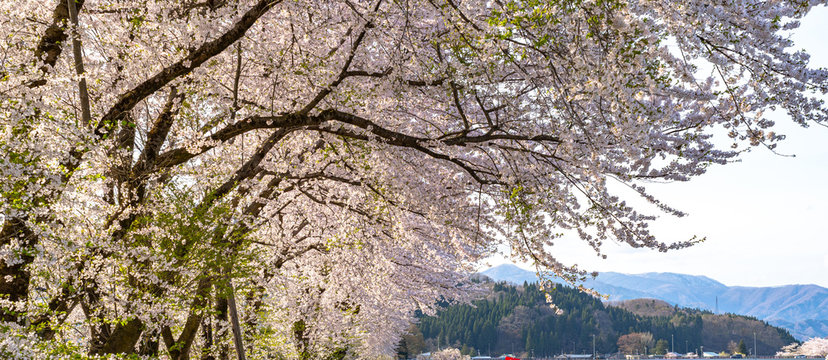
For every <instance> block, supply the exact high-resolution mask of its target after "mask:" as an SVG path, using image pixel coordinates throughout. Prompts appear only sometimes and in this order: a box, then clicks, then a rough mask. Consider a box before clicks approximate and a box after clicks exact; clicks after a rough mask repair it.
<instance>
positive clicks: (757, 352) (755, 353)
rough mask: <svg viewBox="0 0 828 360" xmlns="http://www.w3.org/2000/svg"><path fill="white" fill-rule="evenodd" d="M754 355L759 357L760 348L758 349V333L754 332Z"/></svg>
mask: <svg viewBox="0 0 828 360" xmlns="http://www.w3.org/2000/svg"><path fill="white" fill-rule="evenodd" d="M753 355H754V356H756V357H758V356H759V348H758V347H756V331H754V332H753Z"/></svg>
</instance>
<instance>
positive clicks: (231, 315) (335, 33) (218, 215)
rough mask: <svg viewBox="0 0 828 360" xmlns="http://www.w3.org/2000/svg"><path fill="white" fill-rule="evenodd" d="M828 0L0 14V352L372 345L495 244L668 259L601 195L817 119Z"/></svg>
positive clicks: (197, 352)
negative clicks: (817, 65)
mask: <svg viewBox="0 0 828 360" xmlns="http://www.w3.org/2000/svg"><path fill="white" fill-rule="evenodd" d="M821 3H823V2H818V1H781V0H780V1H759V0H746V1H741V2H737V3H711V2H709V1H685V2H681V3H676V2H673V1H650V2H628V1H613V0H609V1H606V0H591V1H557V0H555V1H545V2H539V1H529V0H513V1H499V0H494V1H476V0H469V1H458V0H426V1H418V0H411V1H399V0H371V1H359V0H327V1H321V2H313V1H306V0H291V1H284V0H238V1H231V0H204V1H196V0H185V1H165V0H149V1H146V0H145V1H132V0H121V1H109V0H101V1H98V0H86V1H84V0H69V1H63V0H60V1H31V0H23V1H16V2H4V3H3V5H0V24H2V26H0V32H2V35H3V37H2V39H3V40H2V41H0V49H2V54H3V56H2V58H1V60H0V66H2V68H0V74H2V76H0V94H2V95H0V119H2V120H1V121H2V122H0V149H2V151H0V154H1V156H0V179H1V180H0V197H2V203H0V213H1V214H2V230H0V321H2V323H3V324H2V326H0V333H2V334H3V336H2V337H0V351H2V352H3V356H5V357H12V356H17V357H19V358H36V357H41V358H42V357H59V356H62V355H66V354H70V353H86V354H89V355H91V356H97V355H101V356H105V355H107V354H139V355H143V356H149V357H153V356H158V355H161V354H164V355H165V356H168V357H169V358H174V359H185V358H189V357H190V356H201V357H204V358H229V357H232V356H237V357H239V358H242V357H245V356H247V357H251V358H253V357H266V356H271V355H272V354H281V356H285V357H289V358H303V359H309V358H317V357H319V358H323V357H332V358H346V357H375V356H379V355H382V354H389V353H392V351H393V348H394V346H395V344H396V342H397V341H398V340H399V337H400V334H401V333H402V332H404V330H405V329H406V328H407V327H408V325H409V322H410V321H411V318H412V316H413V314H414V312H415V311H417V310H420V311H425V312H427V313H428V312H431V311H433V310H434V304H435V302H436V301H437V300H441V299H458V300H462V299H463V298H464V296H467V295H468V294H469V291H470V290H473V289H469V288H468V287H467V286H466V285H467V283H466V281H465V275H466V274H467V273H468V272H469V271H471V270H472V269H473V267H474V264H475V263H476V262H477V261H479V260H480V259H482V258H485V257H487V256H490V255H492V254H494V253H496V252H498V251H503V249H508V251H509V252H510V253H511V254H512V256H514V257H515V258H516V259H518V260H522V261H530V262H532V263H534V264H535V265H536V266H537V267H538V269H539V271H541V272H542V273H545V274H551V273H554V274H557V275H560V276H563V277H565V278H567V279H569V280H570V281H577V280H578V279H580V278H582V277H583V276H585V275H586V272H585V271H583V270H582V269H579V268H577V267H576V266H572V265H569V264H566V263H565V259H564V262H562V261H559V259H557V258H556V257H555V256H554V251H553V249H554V248H553V244H554V242H555V241H556V240H557V239H558V238H560V237H561V236H563V234H564V233H567V232H570V233H573V234H577V235H578V236H580V238H581V239H583V240H584V241H585V242H587V243H588V244H589V245H590V246H591V247H592V248H593V249H595V251H596V253H597V254H598V255H599V256H601V255H602V254H601V247H602V245H603V244H604V243H605V242H607V241H615V242H621V243H626V244H628V245H630V246H633V247H647V248H652V249H656V250H658V251H667V250H671V249H680V248H684V247H687V246H690V245H692V244H693V243H694V242H695V241H696V240H695V239H690V240H686V241H670V242H663V241H660V240H657V239H656V238H655V237H654V236H653V235H652V234H651V233H650V231H649V228H648V225H649V224H650V223H651V222H652V221H653V220H655V215H654V214H648V213H642V212H640V211H639V210H637V209H635V208H633V207H631V206H630V205H628V203H627V199H626V198H625V197H626V196H629V195H628V194H627V193H617V192H614V191H613V190H612V189H617V188H618V187H613V186H611V185H610V184H622V185H626V186H627V188H628V189H631V193H633V194H637V197H641V198H643V199H645V200H647V201H649V202H651V203H652V204H654V205H656V207H657V208H658V209H660V210H661V211H663V212H665V213H667V214H672V215H677V216H681V215H683V214H682V213H681V212H680V211H678V210H676V209H673V208H671V207H670V206H669V205H667V204H663V203H661V202H660V201H659V200H658V199H656V198H654V197H652V196H651V195H650V194H649V193H648V192H647V190H646V187H645V185H646V183H647V182H648V181H654V180H662V181H685V180H688V179H690V178H692V177H694V176H698V175H700V174H703V173H704V172H705V171H706V169H707V168H708V167H709V166H711V165H713V164H725V163H727V162H729V161H732V160H734V159H736V158H737V157H738V155H739V153H740V152H742V151H744V150H745V149H749V148H750V147H754V146H765V147H768V148H770V149H773V148H774V146H775V144H776V142H777V141H779V140H781V139H783V138H784V136H783V135H781V134H778V133H776V132H774V131H773V125H774V124H773V122H772V121H770V120H768V118H767V117H766V116H765V115H764V113H765V112H768V111H771V110H775V109H777V110H782V111H785V112H786V114H787V115H788V117H789V118H790V119H791V120H792V121H794V122H796V123H798V124H800V125H803V126H808V125H812V124H819V125H824V123H825V117H826V109H825V108H824V107H823V104H822V101H821V100H820V98H819V96H820V95H822V94H824V93H825V92H826V91H828V80H826V78H827V77H828V72H826V71H824V70H820V69H812V68H809V67H808V55H807V54H805V53H803V52H798V51H792V50H791V49H790V48H791V46H792V43H791V41H790V40H789V39H788V38H787V35H786V34H787V31H789V30H791V29H794V28H796V27H797V26H798V19H800V18H801V17H802V16H804V15H805V14H807V13H808V11H809V10H810V9H811V8H812V7H813V6H816V5H818V4H821ZM708 69H709V71H707V70H708ZM702 70H705V71H702ZM717 134H721V135H723V136H729V137H730V139H731V140H732V141H731V142H732V144H733V145H732V147H728V146H727V144H724V143H725V142H723V141H719V140H716V141H714V137H715V136H716V135H717ZM723 145H724V147H722V146H723ZM634 197H636V196H634Z"/></svg>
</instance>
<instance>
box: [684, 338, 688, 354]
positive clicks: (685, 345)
mask: <svg viewBox="0 0 828 360" xmlns="http://www.w3.org/2000/svg"><path fill="white" fill-rule="evenodd" d="M688 350H689V348H688V347H687V340H684V354H687V353H688V352H689V351H688Z"/></svg>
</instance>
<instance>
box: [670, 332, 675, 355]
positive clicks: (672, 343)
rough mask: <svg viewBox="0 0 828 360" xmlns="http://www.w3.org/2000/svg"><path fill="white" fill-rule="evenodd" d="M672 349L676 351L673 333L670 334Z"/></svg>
mask: <svg viewBox="0 0 828 360" xmlns="http://www.w3.org/2000/svg"><path fill="white" fill-rule="evenodd" d="M670 351H671V352H676V341H675V340H673V334H670Z"/></svg>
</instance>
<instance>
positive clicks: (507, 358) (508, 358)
mask: <svg viewBox="0 0 828 360" xmlns="http://www.w3.org/2000/svg"><path fill="white" fill-rule="evenodd" d="M506 360H520V359H518V358H513V357H511V356H507V357H506Z"/></svg>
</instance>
